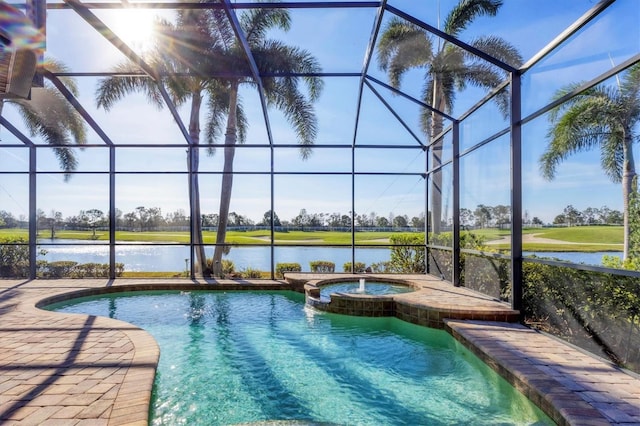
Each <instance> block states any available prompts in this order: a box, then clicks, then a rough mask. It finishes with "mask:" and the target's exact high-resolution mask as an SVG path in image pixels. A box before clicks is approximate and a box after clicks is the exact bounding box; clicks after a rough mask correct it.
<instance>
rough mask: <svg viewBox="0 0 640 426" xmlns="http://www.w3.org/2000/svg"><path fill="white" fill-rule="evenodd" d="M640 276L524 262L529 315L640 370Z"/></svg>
mask: <svg viewBox="0 0 640 426" xmlns="http://www.w3.org/2000/svg"><path fill="white" fill-rule="evenodd" d="M639 286H640V279H638V278H634V277H626V276H621V275H616V274H608V273H601V272H593V271H584V270H578V269H573V268H566V267H560V266H551V265H544V264H538V263H533V262H525V263H524V265H523V289H522V290H523V305H524V306H523V308H524V309H523V310H524V314H525V321H526V322H528V323H529V324H531V325H534V326H536V327H538V328H541V329H543V330H545V331H548V332H550V333H552V334H555V335H556V336H559V337H562V338H563V339H565V340H567V341H569V342H571V343H573V344H575V345H577V346H580V347H582V348H584V349H587V350H589V351H591V352H593V353H596V354H598V355H600V356H605V357H607V358H609V359H610V360H612V361H613V362H615V363H616V364H618V365H622V366H625V367H627V368H629V369H631V370H634V371H636V372H640V297H639V296H638V287H639Z"/></svg>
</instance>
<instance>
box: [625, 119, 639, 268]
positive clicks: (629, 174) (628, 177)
mask: <svg viewBox="0 0 640 426" xmlns="http://www.w3.org/2000/svg"><path fill="white" fill-rule="evenodd" d="M631 135H632V131H631V129H625V137H624V144H623V147H622V154H623V170H622V204H623V210H624V219H623V224H624V248H623V250H624V251H623V254H622V259H623V260H624V259H627V258H628V257H629V250H630V247H631V238H630V237H631V235H630V234H631V223H630V217H629V200H630V197H631V193H632V192H633V190H634V188H633V178H634V177H635V176H636V167H635V160H634V158H633V146H632V142H633V140H632V138H631Z"/></svg>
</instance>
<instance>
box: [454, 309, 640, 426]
mask: <svg viewBox="0 0 640 426" xmlns="http://www.w3.org/2000/svg"><path fill="white" fill-rule="evenodd" d="M446 322H447V327H448V329H449V331H450V333H451V334H453V335H454V337H456V338H457V339H458V340H459V341H461V342H462V343H463V344H465V345H466V346H467V347H469V348H470V349H471V350H472V351H473V352H475V353H476V354H477V355H478V356H479V357H480V358H481V359H482V360H483V361H485V362H486V363H487V364H489V365H490V366H491V367H493V368H494V369H495V370H496V371H498V372H500V373H501V374H502V376H503V377H505V378H506V379H507V380H508V381H509V382H511V383H512V384H513V385H514V386H515V387H516V388H518V389H524V390H525V394H526V395H527V396H528V397H529V398H530V399H531V400H532V401H533V402H535V403H536V404H537V405H538V406H539V407H540V408H542V409H543V410H544V411H545V412H547V414H549V415H550V416H551V417H552V418H553V419H554V420H555V421H556V422H557V423H558V424H573V425H607V424H615V425H628V426H631V425H640V379H638V377H637V376H635V375H631V374H628V373H627V372H625V371H624V370H621V369H619V368H617V367H615V366H613V365H611V364H609V363H608V362H606V361H604V360H600V359H597V358H595V357H594V356H592V355H589V354H587V353H585V352H582V351H581V350H578V349H576V348H573V347H571V346H569V345H566V344H563V343H562V342H559V341H558V340H556V339H555V338H552V337H549V336H547V335H545V334H543V333H540V332H537V331H535V330H532V329H530V328H527V327H524V326H523V325H520V324H511V323H499V322H486V321H456V320H448V321H446Z"/></svg>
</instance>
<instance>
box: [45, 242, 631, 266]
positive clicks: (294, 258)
mask: <svg viewBox="0 0 640 426" xmlns="http://www.w3.org/2000/svg"><path fill="white" fill-rule="evenodd" d="M62 241H64V243H61V242H62ZM40 242H41V243H51V240H46V239H42V240H40ZM71 244H73V245H71ZM39 247H40V248H42V249H44V250H46V251H47V254H46V255H45V256H38V259H39V260H47V261H49V262H53V261H58V260H73V261H75V262H78V263H90V262H95V263H109V246H108V245H105V244H104V241H87V240H55V245H42V246H39ZM524 254H525V256H527V255H532V254H535V255H536V256H538V257H553V258H557V259H561V260H566V261H570V262H574V263H586V264H590V265H600V264H601V262H602V256H604V255H610V256H618V257H620V256H621V253H620V252H596V253H582V252H537V253H532V252H525V253H524ZM206 255H207V257H213V248H207V250H206ZM189 257H190V254H189V247H188V246H182V245H161V244H146V243H128V245H121V246H116V262H120V263H124V265H125V271H149V272H181V271H185V270H186V268H187V264H188V261H187V262H185V259H189ZM389 257H390V250H389V249H388V248H381V247H372V248H357V249H356V262H363V263H365V264H366V265H367V266H369V265H371V264H373V263H379V262H384V261H388V260H389ZM224 258H225V259H229V260H231V261H232V262H233V263H234V265H235V269H236V271H242V270H244V269H247V268H252V269H258V270H262V271H269V270H271V249H270V248H269V247H233V248H232V249H231V251H230V252H229V254H228V255H227V256H225V257H224ZM316 260H326V261H330V262H334V263H335V265H336V272H342V271H343V265H344V264H345V263H346V262H350V261H351V247H276V248H275V249H274V264H277V263H284V262H295V263H299V264H300V266H301V267H302V270H303V271H306V272H309V271H310V270H311V268H310V266H309V262H312V261H316Z"/></svg>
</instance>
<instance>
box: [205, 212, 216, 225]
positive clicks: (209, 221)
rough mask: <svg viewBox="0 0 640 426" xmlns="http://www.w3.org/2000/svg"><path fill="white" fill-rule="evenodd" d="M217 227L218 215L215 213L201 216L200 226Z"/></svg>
mask: <svg viewBox="0 0 640 426" xmlns="http://www.w3.org/2000/svg"><path fill="white" fill-rule="evenodd" d="M217 225H218V214H217V213H209V214H203V215H202V226H203V227H207V228H211V227H214V226H217Z"/></svg>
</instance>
